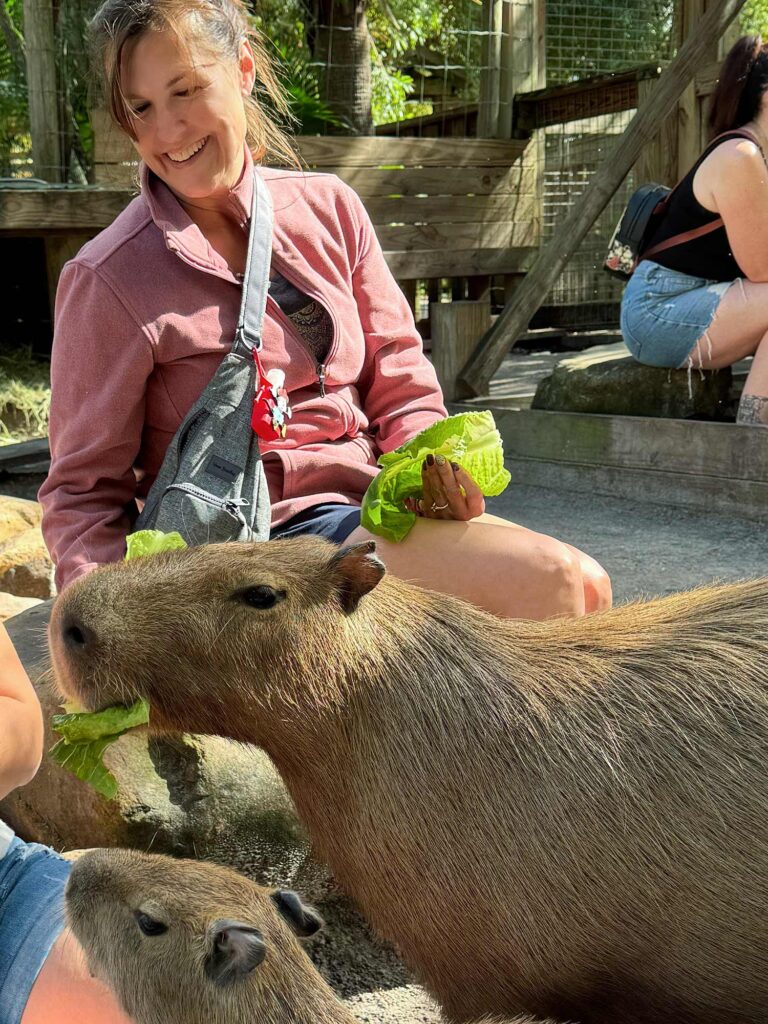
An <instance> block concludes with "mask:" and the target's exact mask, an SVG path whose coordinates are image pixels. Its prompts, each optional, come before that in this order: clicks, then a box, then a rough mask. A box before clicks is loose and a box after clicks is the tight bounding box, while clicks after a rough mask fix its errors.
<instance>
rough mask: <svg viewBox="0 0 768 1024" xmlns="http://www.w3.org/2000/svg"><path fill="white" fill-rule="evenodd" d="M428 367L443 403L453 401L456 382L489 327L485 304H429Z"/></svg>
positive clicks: (488, 310)
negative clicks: (430, 363)
mask: <svg viewBox="0 0 768 1024" xmlns="http://www.w3.org/2000/svg"><path fill="white" fill-rule="evenodd" d="M429 316H430V322H431V328H432V330H431V336H432V363H433V365H434V367H435V373H436V374H437V379H438V380H439V382H440V387H441V388H442V389H443V397H444V398H445V400H446V402H452V401H453V399H454V398H456V397H457V390H456V378H457V376H458V373H459V370H460V369H461V368H462V366H463V365H464V363H465V361H466V359H467V356H468V355H469V353H470V352H471V351H472V349H473V348H474V347H475V345H476V343H477V339H478V338H480V337H482V335H483V334H484V333H485V331H487V330H488V328H489V327H490V325H491V306H490V303H489V302H472V301H464V302H433V303H431V304H430V307H429Z"/></svg>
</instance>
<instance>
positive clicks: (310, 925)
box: [66, 849, 351, 1024]
mask: <svg viewBox="0 0 768 1024" xmlns="http://www.w3.org/2000/svg"><path fill="white" fill-rule="evenodd" d="M66 910H67V919H68V923H69V925H70V927H71V928H72V930H73V932H74V934H75V936H76V938H77V939H78V941H79V942H80V943H81V945H82V946H83V948H84V950H85V953H86V956H87V958H88V964H89V967H90V969H91V971H92V972H93V973H94V974H95V975H96V976H97V977H100V978H101V979H102V980H104V981H105V982H106V983H107V984H108V985H109V986H110V987H111V988H112V989H113V991H114V992H115V993H116V995H117V997H118V999H119V1000H120V1002H121V1004H122V1005H123V1007H124V1009H125V1010H126V1012H127V1013H128V1014H129V1015H130V1016H131V1018H132V1019H133V1020H135V1021H136V1022H137V1024H182V1022H183V1024H241V1022H242V1024H252V1022H253V1021H257V1020H258V1021H263V1022H264V1024H267V1022H268V1024H296V1022H297V1021H304V1020H305V1019H306V1020H312V1021H314V1020H317V1021H322V1022H326V1021H347V1020H351V1017H349V1016H347V1015H346V1011H345V1010H344V1008H343V1007H342V1006H341V1005H340V1004H338V1003H337V1000H336V999H335V997H334V996H333V995H332V993H331V992H330V990H329V989H328V987H327V986H326V984H325V982H324V981H323V980H322V979H321V977H320V975H319V974H318V973H317V972H316V970H315V968H314V967H313V966H312V964H311V963H310V961H309V959H308V958H307V956H306V954H305V953H304V951H303V950H302V949H301V947H300V946H299V944H298V942H297V941H296V939H295V938H294V935H301V936H306V935H311V934H313V933H314V932H316V931H317V930H318V929H319V928H320V927H322V920H321V919H320V917H319V916H318V914H317V912H316V911H314V910H313V909H312V908H311V907H307V906H305V905H304V904H303V903H302V902H301V900H300V899H299V897H298V896H297V895H296V894H295V893H293V892H290V891H283V890H276V891H275V890H267V889H262V888H261V887H260V886H258V885H256V884H255V883H253V882H251V881H250V880H249V879H247V878H245V877H244V876H242V875H239V874H237V873H236V872H234V871H231V870H229V869H227V868H221V867H217V866H215V865H213V864H207V863H202V862H198V861H189V860H174V859H173V858H171V857H164V856H158V855H153V854H143V853H138V852H137V851H134V850H121V849H113V850H92V851H89V852H88V853H86V854H84V855H83V856H82V857H80V858H79V860H77V861H76V863H75V864H74V866H73V868H72V874H71V875H70V878H69V881H68V883H67V889H66ZM337 1011H338V1012H337Z"/></svg>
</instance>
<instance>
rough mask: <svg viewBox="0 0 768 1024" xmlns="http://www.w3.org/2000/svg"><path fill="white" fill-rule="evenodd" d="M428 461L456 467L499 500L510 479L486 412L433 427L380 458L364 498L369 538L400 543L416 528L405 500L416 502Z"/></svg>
mask: <svg viewBox="0 0 768 1024" xmlns="http://www.w3.org/2000/svg"><path fill="white" fill-rule="evenodd" d="M427 455H444V456H445V458H446V459H448V460H449V461H450V462H458V464H459V465H460V466H461V467H462V469H464V470H465V471H466V472H467V473H469V475H470V476H471V477H472V479H473V480H474V481H475V483H476V484H477V486H478V487H479V488H480V490H481V491H482V492H483V494H484V495H485V496H486V497H487V498H489V497H492V496H494V495H496V494H501V492H502V491H503V490H504V488H505V487H506V486H507V484H508V483H509V481H510V479H511V477H510V475H509V473H508V471H507V470H506V469H505V468H504V449H503V447H502V443H501V435H500V434H499V432H498V430H497V429H496V424H495V422H494V419H493V415H492V414H491V413H490V412H465V413H460V414H459V415H458V416H449V417H448V418H447V419H444V420H440V421H439V422H437V423H434V424H433V425H432V426H431V427H427V429H426V430H422V431H421V433H419V434H417V435H416V437H414V438H413V439H412V440H410V441H408V443H407V444H404V445H401V446H400V447H399V448H397V449H396V450H395V451H393V452H388V453H387V454H385V455H381V456H380V457H379V466H381V472H380V473H379V474H378V476H377V477H375V478H374V480H372V481H371V485H370V486H369V488H368V490H367V491H366V492H365V495H364V497H363V508H362V516H361V523H362V525H363V526H364V527H365V528H366V529H367V530H370V531H371V533H376V534H378V535H379V536H381V537H386V539H387V540H393V541H401V540H403V538H404V537H406V536H407V535H408V532H409V530H410V529H411V527H412V526H413V524H414V523H415V522H416V515H415V514H414V513H413V512H409V511H408V510H407V509H406V508H404V505H403V503H404V502H405V499H406V498H418V497H421V491H422V483H421V467H422V463H423V462H424V459H425V458H426V457H427Z"/></svg>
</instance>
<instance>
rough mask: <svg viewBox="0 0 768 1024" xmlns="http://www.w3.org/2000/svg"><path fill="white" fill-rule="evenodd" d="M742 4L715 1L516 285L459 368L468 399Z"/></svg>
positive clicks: (481, 387)
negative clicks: (508, 301)
mask: <svg viewBox="0 0 768 1024" xmlns="http://www.w3.org/2000/svg"><path fill="white" fill-rule="evenodd" d="M743 6H744V0H715V2H713V4H712V6H711V7H710V9H709V10H708V11H707V12H706V14H705V15H704V16H703V18H702V19H701V20H700V22H699V23H698V25H697V26H696V27H695V28H694V30H693V31H692V32H691V34H690V36H689V37H688V38H687V39H686V41H685V42H684V43H683V45H682V46H681V48H680V50H679V51H678V54H677V56H676V57H675V59H674V60H673V61H671V63H670V64H669V66H668V67H667V68H666V69H665V70H664V71H663V72H662V75H661V78H660V79H659V84H658V87H657V89H656V90H655V92H654V95H653V99H652V102H651V103H650V104H646V105H645V106H644V107H640V108H639V109H638V111H637V113H636V114H635V116H634V117H633V118H632V121H631V122H630V124H629V126H628V128H627V130H626V131H625V132H624V135H623V137H622V139H621V141H620V142H619V144H618V145H617V146H616V148H615V149H614V150H613V151H612V152H611V154H610V159H609V160H608V161H607V162H606V163H605V164H603V166H602V167H601V168H600V170H599V171H598V172H597V173H596V174H595V176H594V178H593V179H592V181H591V182H590V184H589V187H588V188H587V189H586V191H585V192H584V193H583V195H582V196H581V200H580V202H579V203H578V205H576V206H575V207H574V208H573V210H572V212H571V213H570V214H569V215H568V217H566V219H565V221H564V222H563V223H562V224H561V225H559V226H558V229H557V231H556V232H555V234H554V236H553V238H552V239H551V241H550V242H549V243H548V244H547V245H546V246H544V248H543V249H542V250H541V252H540V253H539V256H538V258H537V260H536V262H535V263H534V265H533V269H532V270H531V272H530V273H529V274H528V276H527V278H526V279H525V281H524V282H523V284H522V285H521V287H520V290H519V292H518V296H517V300H516V301H515V302H513V303H512V304H510V305H508V306H506V307H505V309H504V311H503V312H502V314H501V316H500V317H499V319H498V320H497V321H496V323H495V324H494V325H493V327H492V328H491V329H490V331H488V332H487V333H486V334H485V336H484V337H483V338H482V340H481V342H480V344H479V345H478V347H477V349H476V351H475V352H474V354H473V355H472V357H471V359H470V360H469V361H468V363H467V365H466V366H465V367H464V369H463V371H462V373H461V376H460V386H461V387H462V388H463V389H465V390H466V391H467V392H469V393H470V394H472V395H481V394H484V393H485V392H486V390H487V387H488V384H489V382H490V379H491V377H492V376H493V375H494V373H495V372H496V370H497V369H498V367H499V365H500V364H501V361H502V359H503V358H504V356H505V355H506V353H507V352H508V351H509V349H510V347H511V346H513V345H514V344H515V342H516V341H517V339H518V338H519V337H520V335H521V334H522V333H523V332H524V331H525V329H526V327H527V326H528V323H529V321H530V319H531V317H532V316H533V314H534V313H535V312H536V310H537V309H538V308H539V306H540V305H541V302H542V299H543V296H545V295H547V294H548V293H549V290H550V288H551V287H552V285H553V284H554V283H555V281H556V280H557V278H558V277H559V275H560V274H561V273H562V271H563V269H564V267H565V266H566V264H567V263H568V260H569V259H570V258H571V256H572V255H573V253H574V252H575V250H576V248H577V247H578V246H579V244H580V243H581V240H582V239H583V238H584V236H585V235H586V233H587V232H588V231H589V229H590V228H591V226H592V224H593V223H594V221H595V218H596V217H597V216H598V215H599V214H600V213H601V212H602V211H603V210H604V209H605V206H606V205H607V203H608V201H609V199H610V198H611V196H612V195H613V194H614V192H615V191H616V189H617V188H618V187H619V185H620V184H621V182H622V181H623V180H624V178H625V177H626V175H627V174H628V173H629V171H630V170H631V168H632V166H633V164H634V163H635V161H636V160H637V158H638V156H639V155H640V153H641V152H642V149H643V147H644V146H645V145H647V144H648V143H649V142H650V141H651V140H652V139H653V137H654V135H655V134H656V132H657V131H658V128H659V123H660V122H661V121H663V119H664V118H665V117H667V115H668V114H670V113H671V112H672V109H673V107H674V106H675V104H676V103H677V101H678V100H679V98H680V96H681V94H682V92H683V90H684V89H685V87H686V85H687V84H688V82H690V80H691V78H692V77H693V75H694V73H695V71H696V69H697V67H698V66H699V65H700V64H701V62H702V60H703V58H704V56H705V54H706V53H707V50H708V47H709V46H711V44H712V40H713V39H714V40H717V39H719V38H720V36H721V35H722V34H723V32H724V31H725V29H726V28H727V27H728V25H729V24H730V23H731V21H732V20H733V18H735V16H736V15H737V14H738V13H739V11H740V10H741V8H742V7H743Z"/></svg>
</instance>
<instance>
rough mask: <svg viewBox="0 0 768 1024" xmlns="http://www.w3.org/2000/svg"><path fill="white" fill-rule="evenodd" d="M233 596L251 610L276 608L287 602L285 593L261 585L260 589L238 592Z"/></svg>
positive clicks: (253, 588)
mask: <svg viewBox="0 0 768 1024" xmlns="http://www.w3.org/2000/svg"><path fill="white" fill-rule="evenodd" d="M233 596H234V598H235V600H236V601H241V602H242V603H243V604H247V605H248V607H249V608H274V606H275V605H276V604H279V603H280V602H281V601H284V600H285V591H284V590H275V588H274V587H268V586H266V585H265V584H261V585H260V586H258V587H246V588H245V589H244V590H238V591H237V593H236V594H234V595H233Z"/></svg>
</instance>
